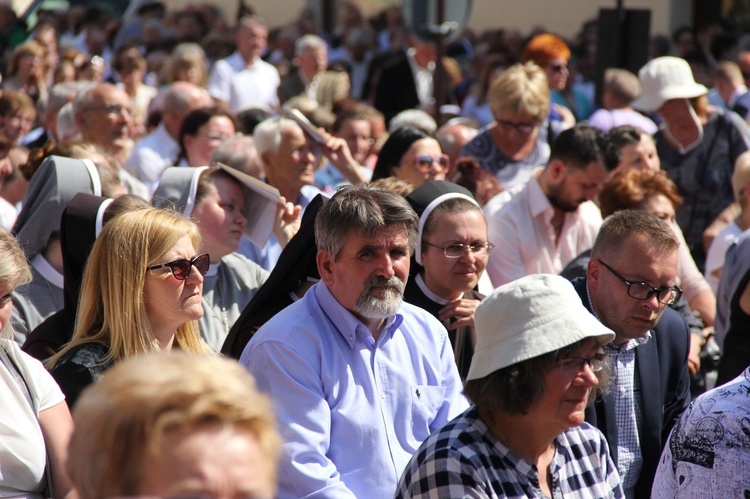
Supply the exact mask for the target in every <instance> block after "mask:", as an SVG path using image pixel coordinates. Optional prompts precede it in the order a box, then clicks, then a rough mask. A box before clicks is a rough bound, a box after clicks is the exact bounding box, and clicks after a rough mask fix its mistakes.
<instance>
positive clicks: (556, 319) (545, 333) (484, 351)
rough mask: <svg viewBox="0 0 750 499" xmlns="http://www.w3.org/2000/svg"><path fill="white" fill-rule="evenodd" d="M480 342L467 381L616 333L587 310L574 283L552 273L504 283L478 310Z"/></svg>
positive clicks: (607, 339)
mask: <svg viewBox="0 0 750 499" xmlns="http://www.w3.org/2000/svg"><path fill="white" fill-rule="evenodd" d="M474 325H475V329H476V334H477V344H476V347H475V349H474V357H472V359H471V367H470V368H469V375H468V376H467V378H466V379H467V380H470V379H480V378H484V377H485V376H488V375H490V374H492V373H493V372H495V371H497V370H499V369H502V368H504V367H508V366H512V365H513V364H517V363H519V362H522V361H524V360H529V359H533V358H535V357H539V356H540V355H544V354H546V353H550V352H554V351H555V350H559V349H560V348H563V347H566V346H568V345H572V344H574V343H576V342H578V341H581V340H583V339H585V338H596V342H597V343H598V344H599V345H605V344H607V343H609V342H610V341H612V340H613V339H614V338H615V333H613V332H612V331H611V330H610V329H608V328H607V327H605V326H604V325H603V324H602V323H601V322H599V320H598V319H597V318H596V317H594V316H593V315H591V313H590V312H589V311H588V310H586V307H584V306H583V303H581V299H580V298H579V297H578V293H576V290H575V289H574V288H573V285H572V284H570V282H569V281H568V280H567V279H565V278H564V277H560V276H557V275H552V274H534V275H530V276H526V277H522V278H521V279H518V280H516V281H513V282H511V283H508V284H506V285H504V286H500V287H499V288H497V289H496V290H494V291H493V292H492V293H490V294H489V295H488V296H487V297H486V298H485V299H484V300H482V303H480V304H479V306H478V307H477V309H476V311H475V312H474Z"/></svg>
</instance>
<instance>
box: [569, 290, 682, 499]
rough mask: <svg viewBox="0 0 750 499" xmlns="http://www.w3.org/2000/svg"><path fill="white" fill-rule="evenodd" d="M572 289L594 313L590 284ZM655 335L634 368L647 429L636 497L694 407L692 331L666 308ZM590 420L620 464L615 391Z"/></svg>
mask: <svg viewBox="0 0 750 499" xmlns="http://www.w3.org/2000/svg"><path fill="white" fill-rule="evenodd" d="M573 286H574V287H575V289H576V291H577V292H578V295H579V297H580V298H581V301H582V302H583V304H584V306H585V307H586V308H587V309H588V310H591V309H590V304H589V300H588V297H587V296H586V279H585V278H578V279H575V280H574V281H573ZM651 335H652V336H651V341H649V342H648V343H646V344H645V345H641V346H639V347H638V348H636V349H635V369H636V376H637V377H638V380H639V382H640V387H641V411H642V413H643V425H642V427H641V428H640V431H639V437H640V441H641V451H642V453H643V468H642V469H641V476H640V478H639V479H638V482H637V483H636V486H635V496H636V497H637V498H641V497H644V498H647V497H650V496H651V485H652V483H653V481H654V474H655V473H656V468H657V466H658V464H659V458H660V456H661V451H662V448H663V447H664V444H665V443H666V442H667V437H669V432H670V431H672V426H674V424H675V423H676V422H677V419H679V417H680V415H681V414H682V413H683V412H684V411H685V409H687V406H688V404H689V403H690V374H689V373H688V369H687V356H688V352H689V351H690V331H689V330H688V327H687V323H686V322H685V319H684V318H683V317H682V315H680V314H679V313H678V312H675V311H674V310H672V309H671V308H669V307H667V308H666V310H664V314H663V315H662V317H661V320H660V321H659V323H658V324H657V325H656V327H655V328H654V330H653V331H652V332H651ZM586 421H587V422H588V423H590V424H592V425H594V426H596V427H597V428H599V430H601V432H602V433H604V435H605V437H607V443H608V444H609V452H610V454H611V455H612V459H613V460H614V462H615V464H617V425H616V422H615V400H614V393H612V391H610V392H609V393H607V394H605V395H604V396H603V397H599V398H598V399H597V400H596V402H595V403H594V405H593V406H592V407H589V408H587V409H586Z"/></svg>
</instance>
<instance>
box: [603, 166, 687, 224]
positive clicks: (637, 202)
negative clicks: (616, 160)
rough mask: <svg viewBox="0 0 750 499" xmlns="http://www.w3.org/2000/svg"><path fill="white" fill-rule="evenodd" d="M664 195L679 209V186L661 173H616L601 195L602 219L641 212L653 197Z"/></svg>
mask: <svg viewBox="0 0 750 499" xmlns="http://www.w3.org/2000/svg"><path fill="white" fill-rule="evenodd" d="M658 195H662V196H664V197H666V198H667V199H669V201H671V202H672V205H673V206H674V207H675V209H677V208H678V207H680V206H681V205H682V197H681V196H680V194H679V191H678V189H677V186H676V185H675V183H674V182H672V181H671V180H670V179H669V177H668V176H667V174H666V173H664V171H662V170H657V171H654V170H638V169H635V168H628V169H625V170H622V171H618V172H615V174H614V175H612V177H611V178H610V179H609V180H607V182H606V183H605V184H604V186H603V187H602V190H601V192H600V193H599V207H600V208H601V210H602V217H604V218H607V217H608V216H610V215H611V214H613V213H615V212H617V211H621V210H640V209H643V207H644V204H645V203H646V202H647V201H648V200H649V199H650V198H653V197H656V196H658Z"/></svg>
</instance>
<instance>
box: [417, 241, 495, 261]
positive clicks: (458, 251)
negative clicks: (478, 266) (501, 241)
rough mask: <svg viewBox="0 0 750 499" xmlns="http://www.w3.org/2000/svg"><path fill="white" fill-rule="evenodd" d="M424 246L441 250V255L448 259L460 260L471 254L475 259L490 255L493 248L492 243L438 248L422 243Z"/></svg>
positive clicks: (451, 245)
mask: <svg viewBox="0 0 750 499" xmlns="http://www.w3.org/2000/svg"><path fill="white" fill-rule="evenodd" d="M422 244H424V245H425V246H432V247H433V248H438V249H441V250H443V253H444V254H445V256H446V257H448V258H461V257H462V256H464V255H465V254H466V253H468V252H471V253H473V254H474V256H475V257H477V258H482V257H485V256H487V255H489V254H490V253H492V248H494V247H495V245H494V244H492V243H475V244H461V243H453V244H449V245H448V246H438V245H436V244H430V243H428V242H426V241H425V242H423V243H422Z"/></svg>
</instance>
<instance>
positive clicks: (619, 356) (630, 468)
mask: <svg viewBox="0 0 750 499" xmlns="http://www.w3.org/2000/svg"><path fill="white" fill-rule="evenodd" d="M650 339H651V333H650V332H649V333H647V334H646V336H645V337H643V338H637V339H633V340H630V341H628V342H627V343H626V344H624V345H623V346H622V347H620V348H618V347H616V346H614V345H613V344H611V343H610V344H609V345H606V346H605V347H604V351H605V352H606V354H607V357H609V363H610V365H611V366H612V370H613V374H614V378H613V380H612V385H613V386H612V387H611V388H610V389H611V390H613V392H614V395H615V422H616V423H617V469H618V472H619V473H620V480H621V481H622V488H623V490H624V491H625V497H628V498H631V497H633V496H634V493H635V484H636V482H638V477H640V475H641V468H642V467H643V454H642V452H641V440H640V437H639V436H638V428H640V427H641V426H642V424H643V411H642V410H641V386H640V383H639V382H638V377H637V376H636V375H635V349H636V348H637V347H639V346H640V345H644V344H646V343H647V342H648V341H649V340H650Z"/></svg>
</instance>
